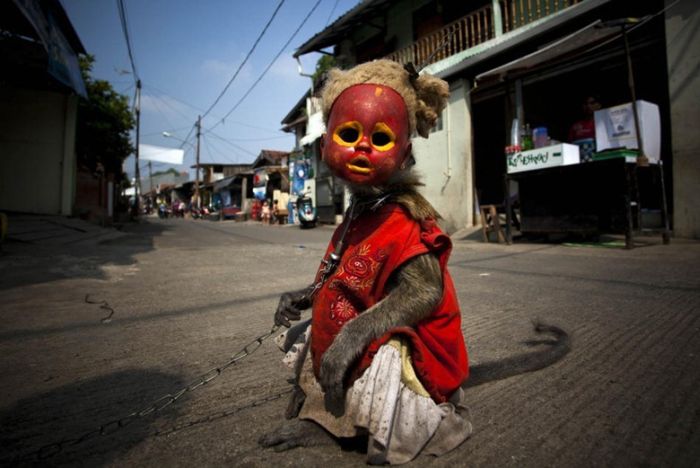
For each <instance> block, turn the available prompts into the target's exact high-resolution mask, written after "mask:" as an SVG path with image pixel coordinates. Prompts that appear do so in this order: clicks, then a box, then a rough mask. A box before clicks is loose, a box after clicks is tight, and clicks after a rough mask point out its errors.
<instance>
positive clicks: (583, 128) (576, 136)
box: [568, 95, 602, 143]
mask: <svg viewBox="0 0 700 468" xmlns="http://www.w3.org/2000/svg"><path fill="white" fill-rule="evenodd" d="M601 107H602V106H601V105H600V100H599V99H598V98H597V97H596V96H595V95H588V96H586V97H585V98H584V99H583V101H582V102H581V111H582V113H583V117H582V118H581V119H580V120H577V121H576V122H574V124H573V125H572V126H571V128H569V138H568V141H569V142H571V143H573V142H575V141H579V140H586V139H589V138H595V120H594V118H593V117H594V114H595V111H597V110H600V108H601Z"/></svg>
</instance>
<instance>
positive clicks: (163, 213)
mask: <svg viewBox="0 0 700 468" xmlns="http://www.w3.org/2000/svg"><path fill="white" fill-rule="evenodd" d="M169 216H170V209H169V208H168V206H167V205H166V204H165V203H161V204H160V205H158V217H159V218H160V219H166V218H168V217H169Z"/></svg>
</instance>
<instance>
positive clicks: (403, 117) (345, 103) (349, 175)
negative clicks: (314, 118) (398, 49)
mask: <svg viewBox="0 0 700 468" xmlns="http://www.w3.org/2000/svg"><path fill="white" fill-rule="evenodd" d="M327 128H328V130H327V133H326V134H325V135H324V136H323V139H322V140H321V145H322V147H321V151H322V153H323V160H324V161H325V162H326V164H327V165H328V167H329V168H330V170H331V172H333V174H334V175H335V176H337V177H340V178H341V179H344V180H346V181H348V182H351V183H354V184H362V185H381V184H383V183H385V182H386V181H387V180H388V179H389V177H390V176H391V175H392V174H393V173H394V172H396V171H397V170H398V169H399V168H400V167H401V165H402V163H403V162H404V160H405V159H406V156H407V155H408V153H409V150H410V148H411V140H410V135H409V131H408V112H407V110H406V104H405V103H404V101H403V98H402V97H401V96H400V95H399V94H398V93H397V92H396V91H394V90H393V89H391V88H388V87H386V86H382V85H376V84H358V85H354V86H351V87H349V88H347V89H346V90H345V91H343V92H342V93H341V94H340V96H338V98H337V99H336V100H335V102H334V103H333V107H332V108H331V111H330V115H329V117H328V124H327Z"/></svg>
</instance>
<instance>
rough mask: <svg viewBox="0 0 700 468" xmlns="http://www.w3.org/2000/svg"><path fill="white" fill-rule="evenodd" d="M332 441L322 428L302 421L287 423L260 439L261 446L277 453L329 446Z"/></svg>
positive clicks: (294, 420)
mask: <svg viewBox="0 0 700 468" xmlns="http://www.w3.org/2000/svg"><path fill="white" fill-rule="evenodd" d="M332 441H333V439H332V436H331V435H330V434H328V433H327V432H326V431H325V430H324V429H323V428H321V426H318V425H317V424H315V423H313V422H311V421H303V420H300V419H292V420H291V421H285V422H284V423H283V424H282V425H281V426H280V427H278V428H277V429H275V430H273V431H272V432H268V433H267V434H265V435H263V436H262V437H260V439H258V443H259V444H260V445H261V446H263V447H266V448H272V449H273V450H274V451H275V452H283V451H285V450H289V449H293V448H296V447H311V446H317V445H327V444H330V443H331V442H332Z"/></svg>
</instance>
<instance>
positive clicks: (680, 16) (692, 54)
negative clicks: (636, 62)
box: [666, 0, 700, 239]
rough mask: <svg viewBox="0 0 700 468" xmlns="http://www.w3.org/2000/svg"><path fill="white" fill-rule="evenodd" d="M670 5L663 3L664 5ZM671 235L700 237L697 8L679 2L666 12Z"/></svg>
mask: <svg viewBox="0 0 700 468" xmlns="http://www.w3.org/2000/svg"><path fill="white" fill-rule="evenodd" d="M672 3H674V2H673V1H671V0H666V5H667V6H669V5H671V4H672ZM666 53H667V56H668V61H667V62H668V81H669V95H670V98H671V128H672V130H671V133H672V146H673V200H674V234H675V235H676V236H678V237H691V238H696V239H697V238H700V132H698V130H697V126H698V122H700V6H699V5H698V2H697V1H696V0H681V1H680V2H678V3H677V4H676V5H674V6H672V7H670V8H669V9H668V10H667V11H666Z"/></svg>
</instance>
